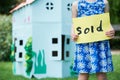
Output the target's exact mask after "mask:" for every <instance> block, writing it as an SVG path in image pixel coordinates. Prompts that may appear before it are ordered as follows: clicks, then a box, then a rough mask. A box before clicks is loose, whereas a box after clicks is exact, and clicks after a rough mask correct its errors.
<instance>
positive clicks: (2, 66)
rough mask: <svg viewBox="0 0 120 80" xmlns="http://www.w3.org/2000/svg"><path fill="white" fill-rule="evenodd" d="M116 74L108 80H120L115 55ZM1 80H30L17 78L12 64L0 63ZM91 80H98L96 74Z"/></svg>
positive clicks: (118, 57) (73, 79)
mask: <svg viewBox="0 0 120 80" xmlns="http://www.w3.org/2000/svg"><path fill="white" fill-rule="evenodd" d="M113 63H114V72H111V73H108V80H120V55H113ZM0 80H29V79H27V78H25V77H23V76H16V75H13V73H12V63H11V62H0ZM31 80H77V77H69V78H64V79H58V78H44V79H35V78H32V79H31ZM89 80H97V79H96V76H95V74H91V75H90V79H89Z"/></svg>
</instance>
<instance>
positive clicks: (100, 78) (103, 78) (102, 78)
mask: <svg viewBox="0 0 120 80" xmlns="http://www.w3.org/2000/svg"><path fill="white" fill-rule="evenodd" d="M96 75H97V78H98V80H107V75H106V73H102V72H101V73H96Z"/></svg>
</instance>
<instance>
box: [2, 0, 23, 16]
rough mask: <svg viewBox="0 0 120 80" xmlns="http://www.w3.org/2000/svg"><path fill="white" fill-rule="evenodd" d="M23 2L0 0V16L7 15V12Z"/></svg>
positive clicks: (18, 0)
mask: <svg viewBox="0 0 120 80" xmlns="http://www.w3.org/2000/svg"><path fill="white" fill-rule="evenodd" d="M23 1H25V0H0V14H9V11H10V10H11V9H12V8H14V7H15V6H17V5H18V4H19V3H21V2H23Z"/></svg>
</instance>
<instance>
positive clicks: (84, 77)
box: [78, 73, 89, 80]
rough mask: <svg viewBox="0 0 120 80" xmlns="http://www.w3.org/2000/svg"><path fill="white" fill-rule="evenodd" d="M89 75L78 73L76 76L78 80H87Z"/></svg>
mask: <svg viewBox="0 0 120 80" xmlns="http://www.w3.org/2000/svg"><path fill="white" fill-rule="evenodd" d="M88 78H89V74H88V73H80V74H79V76H78V80H88Z"/></svg>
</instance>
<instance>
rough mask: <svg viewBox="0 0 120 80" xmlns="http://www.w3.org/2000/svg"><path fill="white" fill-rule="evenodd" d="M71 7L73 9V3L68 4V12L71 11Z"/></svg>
mask: <svg viewBox="0 0 120 80" xmlns="http://www.w3.org/2000/svg"><path fill="white" fill-rule="evenodd" d="M71 7H72V4H71V3H68V4H67V10H68V11H70V10H71Z"/></svg>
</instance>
